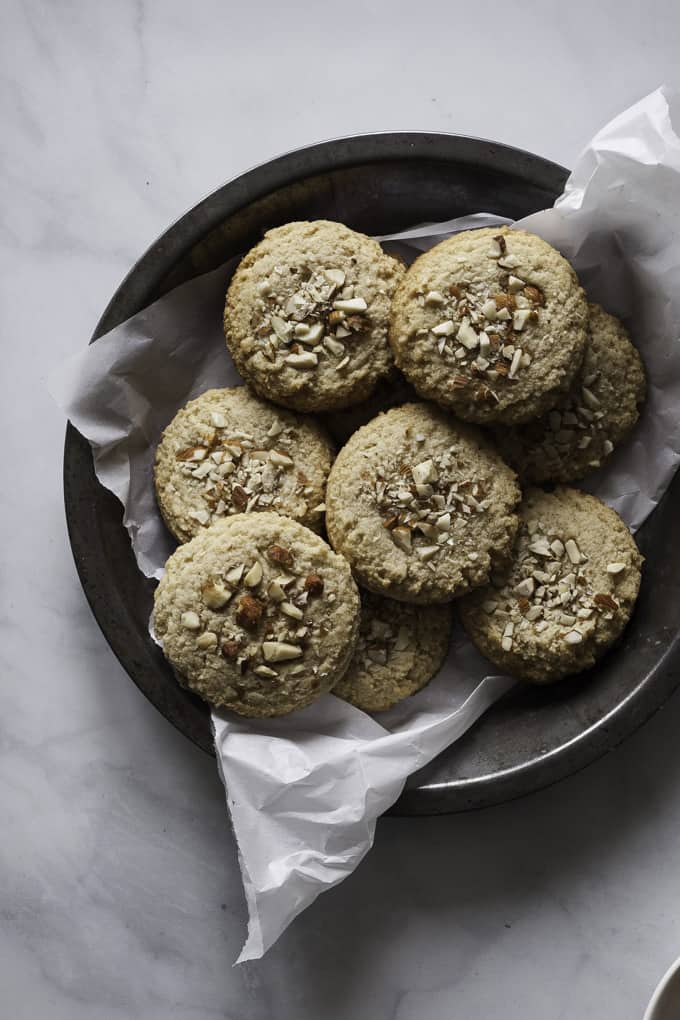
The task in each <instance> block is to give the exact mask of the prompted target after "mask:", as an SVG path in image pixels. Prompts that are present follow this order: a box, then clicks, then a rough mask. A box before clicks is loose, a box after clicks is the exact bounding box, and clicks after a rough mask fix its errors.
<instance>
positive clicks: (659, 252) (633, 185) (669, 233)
mask: <svg viewBox="0 0 680 1020" xmlns="http://www.w3.org/2000/svg"><path fill="white" fill-rule="evenodd" d="M679 124H680V103H679V102H678V100H677V98H675V97H673V96H671V95H670V94H669V93H668V92H667V91H666V90H665V89H659V90H657V91H656V92H653V93H652V94H651V95H649V96H647V97H646V98H645V99H643V100H641V101H640V102H639V103H637V104H636V105H635V106H633V107H631V108H630V109H629V110H627V111H625V112H624V113H622V114H621V115H620V116H618V117H616V118H615V119H614V120H613V121H611V123H610V124H608V125H607V126H606V127H604V128H603V129H602V130H601V131H600V132H599V133H598V134H597V135H596V136H595V137H594V138H593V140H592V141H591V142H590V143H589V144H588V146H587V147H586V148H585V149H584V151H583V152H582V154H581V155H580V157H579V158H578V160H577V162H576V166H575V168H574V171H573V172H572V174H571V176H570V178H569V180H568V182H567V185H566V188H565V191H564V194H563V195H562V196H561V197H560V198H559V199H558V200H557V202H556V203H555V206H554V208H553V209H549V210H544V211H543V212H539V213H536V214H535V215H533V216H530V217H528V218H527V219H526V220H524V221H522V222H521V224H519V225H521V226H523V227H526V228H527V229H529V230H531V231H534V232H535V233H537V234H540V235H541V236H542V237H544V238H545V239H546V240H548V241H550V242H551V243H552V244H554V245H555V246H556V247H558V248H559V249H560V250H561V251H562V252H563V253H564V254H565V255H566V256H567V258H568V259H569V260H570V261H571V262H572V263H573V265H574V266H575V268H576V270H577V271H578V273H579V276H580V278H581V281H582V283H583V284H584V286H585V287H586V290H587V291H588V296H589V298H590V299H592V300H596V301H600V302H601V303H602V304H603V305H604V306H605V308H606V309H607V310H608V311H611V312H614V313H615V314H617V315H620V316H622V317H623V318H625V319H626V321H627V324H628V326H629V328H630V329H631V332H632V335H633V338H634V340H635V341H636V343H637V345H638V347H639V349H640V351H641V353H642V356H643V359H644V362H645V367H646V369H647V374H648V384H649V390H648V399H647V404H646V407H645V411H644V414H643V418H642V420H641V422H640V423H639V425H638V426H637V428H636V430H635V432H634V435H633V437H632V439H631V440H630V441H629V442H628V443H627V444H626V445H625V447H624V448H622V449H620V450H618V451H617V452H616V453H615V454H614V455H613V456H612V457H611V458H610V459H609V461H608V462H607V465H606V466H605V467H604V468H603V469H602V470H600V471H599V472H598V473H597V474H596V475H594V476H592V477H591V478H590V479H589V480H588V483H587V484H586V485H584V487H587V488H589V489H590V491H592V492H595V493H596V494H597V495H598V496H600V498H602V499H604V500H606V501H607V502H608V503H610V504H611V505H612V506H614V507H616V509H617V510H618V511H619V512H620V513H621V514H622V516H623V517H624V519H625V520H626V521H627V523H628V524H629V525H630V526H631V527H632V528H633V529H635V528H636V527H639V525H640V524H641V523H642V522H643V521H644V520H645V518H646V517H647V516H648V514H649V513H650V512H651V511H652V510H653V508H654V506H655V505H656V504H657V503H658V501H659V499H660V498H661V496H662V495H663V492H664V491H665V489H666V487H667V486H668V484H669V482H670V479H671V478H672V476H673V473H674V472H675V470H676V467H677V465H678V461H679V459H680V414H678V411H677V408H678V407H680V229H679V228H680V140H679V138H678V133H677V129H678V125H679ZM499 222H507V221H504V220H500V219H499V218H498V217H490V216H487V215H486V214H477V215H471V216H469V217H465V218H463V219H462V220H457V221H451V222H448V223H442V224H436V225H425V226H416V227H414V228H413V229H411V230H409V231H406V232H403V233H401V234H398V235H391V236H390V237H389V238H387V237H386V238H381V240H383V241H384V242H385V243H386V246H388V245H391V244H396V245H398V246H399V250H400V251H401V252H402V253H407V254H409V256H410V257H411V258H413V257H414V256H415V255H416V254H417V253H418V252H419V251H422V250H425V249H426V248H429V247H431V246H432V245H433V244H435V243H436V242H437V241H439V240H441V239H442V238H443V237H446V236H449V234H451V233H453V232H455V231H457V230H461V229H469V228H471V227H475V226H484V225H487V224H494V223H499ZM232 271H233V263H232V264H227V265H225V266H222V267H220V268H219V269H217V270H215V271H214V272H212V273H208V274H206V275H204V276H201V277H199V278H197V279H195V280H192V281H191V282H189V283H186V284H184V285H183V286H181V287H178V288H177V289H176V290H174V291H173V292H171V293H170V294H168V295H167V296H165V297H164V298H162V299H161V300H160V301H157V302H156V303H155V304H153V305H152V306H150V307H149V308H147V309H145V310H144V311H142V312H141V313H140V314H139V315H136V316H134V317H133V318H132V319H130V320H128V321H127V322H125V323H123V324H122V325H121V326H119V327H118V328H117V329H114V330H113V331H112V332H111V333H109V334H107V335H106V336H105V337H102V338H101V340H99V341H98V342H97V343H95V344H93V345H91V346H89V347H87V348H86V349H85V350H84V351H82V352H81V353H79V354H77V355H76V356H75V357H74V358H72V359H70V360H69V361H68V362H66V363H65V364H64V365H62V366H60V367H59V368H58V369H57V370H56V371H55V372H54V373H53V374H52V376H51V380H50V389H51V392H52V394H53V395H54V397H55V399H56V400H57V402H58V403H59V404H60V406H61V407H62V408H63V410H64V412H65V414H66V415H67V416H68V417H69V418H70V420H71V421H72V422H73V424H74V425H75V426H76V428H78V429H79V431H80V432H81V433H82V434H83V435H84V436H86V437H87V439H88V440H89V441H90V443H91V445H92V450H93V455H94V460H95V469H96V472H97V476H98V478H99V480H100V481H101V482H102V484H103V485H105V486H106V487H107V488H108V489H110V490H111V491H113V492H114V493H115V494H116V495H117V496H118V497H119V499H120V500H121V502H122V503H123V505H124V507H125V518H124V520H125V526H126V528H127V529H128V531H129V533H130V538H131V541H132V546H133V549H134V553H135V556H136V557H137V562H138V564H139V567H140V569H141V570H142V571H143V572H144V573H145V574H147V575H148V576H153V577H159V576H160V575H161V573H162V570H163V564H164V562H165V560H166V558H167V556H168V555H169V554H170V552H171V551H172V549H173V547H174V542H173V540H172V539H171V537H170V536H169V535H168V533H167V532H166V531H165V529H164V527H163V524H162V521H161V519H160V515H159V513H158V510H157V508H156V504H155V499H154V493H153V482H152V464H153V456H154V450H155V446H156V443H157V441H158V438H159V436H160V432H161V430H162V428H163V427H164V426H165V425H166V424H167V423H168V422H169V421H170V419H171V418H172V417H173V415H174V414H175V412H176V411H177V409H178V408H179V407H180V406H182V405H183V404H184V403H186V401H187V400H189V399H191V398H192V397H194V396H196V395H197V394H199V393H201V392H202V391H203V390H205V389H208V388H210V387H212V386H225V385H230V384H232V385H233V384H234V383H236V382H240V379H239V377H238V375H237V374H236V372H235V369H234V367H233V365H232V364H231V361H230V359H229V357H228V355H227V354H226V351H225V346H224V340H223V336H222V327H221V315H222V305H223V299H224V293H225V290H226V286H227V282H228V279H229V276H230V274H231V272H232ZM512 684H513V681H512V680H511V679H510V678H508V677H494V676H487V675H486V665H485V662H484V660H482V659H481V657H480V656H479V655H478V654H477V652H476V651H475V650H474V648H473V647H472V646H471V645H470V643H469V642H468V641H467V640H466V639H465V637H464V635H463V634H462V633H461V632H460V631H456V632H455V634H454V639H453V642H452V647H451V652H450V654H449V657H448V659H447V661H446V663H445V665H444V667H443V668H442V670H441V672H440V673H439V675H438V676H437V677H436V678H435V679H434V680H433V681H432V683H431V684H430V685H429V687H427V688H426V689H425V690H424V691H421V692H420V693H419V694H417V695H416V696H415V697H413V698H410V699H409V700H408V701H407V702H405V703H403V704H402V705H398V706H396V707H395V708H393V709H391V710H390V711H389V712H385V713H381V714H380V715H379V716H378V717H377V718H376V719H372V718H370V717H369V716H367V715H365V714H364V713H362V712H360V711H358V710H357V709H355V708H353V707H352V706H350V705H348V704H346V703H345V702H343V701H341V700H339V699H337V698H335V697H333V696H332V695H326V696H325V697H323V698H321V699H320V700H319V701H318V702H317V703H316V704H314V705H311V706H310V707H309V708H307V709H305V710H303V711H301V712H297V713H293V714H292V715H290V716H287V717H284V718H281V719H273V720H269V721H260V720H252V721H251V720H245V719H240V718H238V717H236V716H235V715H232V714H228V713H213V716H212V725H213V730H214V734H215V747H216V752H217V761H218V767H219V770H220V775H221V776H222V779H223V781H224V785H225V789H226V795H227V803H228V806H229V810H230V814H231V819H232V822H233V826H234V832H235V834H236V839H237V842H238V848H239V860H240V865H241V872H242V875H243V883H244V888H245V893H246V899H247V903H248V912H249V926H248V938H247V941H246V944H245V946H244V948H243V950H242V952H241V955H240V956H239V960H238V962H241V961H243V960H250V959H255V958H258V957H260V956H262V955H263V953H265V952H266V951H267V949H268V948H269V947H270V946H271V945H272V944H273V943H274V942H275V941H276V939H277V938H278V937H279V935H280V934H281V933H282V932H283V931H284V930H285V928H286V927H287V926H288V925H289V924H290V922H291V921H292V920H293V918H294V917H295V916H296V915H297V914H298V913H300V911H302V910H304V908H305V907H306V906H308V905H309V904H310V903H311V902H313V900H314V899H315V898H316V897H317V896H318V895H319V893H320V892H322V891H324V890H325V889H327V888H329V887H330V886H332V885H335V884H337V883H338V882H340V881H342V879H343V878H344V877H345V876H346V875H348V874H349V873H350V872H351V871H352V870H353V869H354V868H355V867H356V865H357V864H358V863H359V861H360V860H361V859H362V857H363V856H364V854H366V853H367V851H368V850H369V849H370V847H371V845H372V842H373V836H374V831H375V822H376V819H377V817H378V816H379V815H380V814H381V813H382V812H384V811H385V810H386V809H387V808H388V807H389V806H390V805H391V804H393V803H394V801H395V800H396V799H397V798H398V796H399V794H400V792H401V790H402V788H403V785H404V782H405V780H406V778H407V777H408V776H409V775H410V774H411V773H412V772H414V771H415V770H416V769H418V768H420V767H422V766H423V765H425V764H426V763H427V762H428V761H430V760H431V759H432V758H433V757H435V755H437V754H438V753H439V752H440V751H441V750H442V749H443V748H445V747H446V746H447V745H449V744H451V743H452V742H453V741H455V740H456V739H457V738H458V737H459V736H460V735H461V734H462V733H463V732H464V731H465V730H466V729H467V728H469V726H471V725H472V724H473V723H474V722H475V720H476V719H477V718H478V717H479V716H480V715H481V713H482V712H484V711H485V710H486V708H487V707H488V706H489V705H490V704H492V703H493V702H494V701H495V700H496V699H497V698H499V697H500V696H501V695H502V694H504V693H505V692H506V691H508V690H509V689H510V687H511V686H512Z"/></svg>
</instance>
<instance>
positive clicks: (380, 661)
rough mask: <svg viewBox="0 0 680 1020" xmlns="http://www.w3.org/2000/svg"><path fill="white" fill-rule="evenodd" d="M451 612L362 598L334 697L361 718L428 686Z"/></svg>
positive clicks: (445, 638) (446, 643)
mask: <svg viewBox="0 0 680 1020" xmlns="http://www.w3.org/2000/svg"><path fill="white" fill-rule="evenodd" d="M451 621H452V615H451V607H450V606H449V605H443V606H413V605H408V604H407V603H405V602H395V601H393V600H392V599H385V598H382V597H381V596H380V595H372V594H371V593H370V592H367V591H362V592H361V625H360V627H359V638H358V640H357V645H356V650H355V652H354V655H353V657H352V661H351V662H350V664H349V666H348V667H347V672H346V673H345V675H344V676H343V677H342V679H341V680H340V681H339V683H337V684H336V685H335V687H334V688H333V693H334V694H337V695H338V697H340V698H344V699H345V701H349V702H350V703H351V704H352V705H356V707H357V708H361V709H363V711H364V712H383V711H385V710H386V709H388V708H391V707H392V705H396V704H397V702H399V701H403V699H404V698H408V697H409V695H411V694H415V693H416V691H419V690H421V688H423V687H424V686H425V684H427V683H428V682H429V681H430V680H431V679H432V677H433V676H434V675H435V673H436V672H437V671H438V670H439V668H440V666H441V664H442V662H443V661H444V658H445V657H446V652H447V650H448V646H449V640H450V637H451Z"/></svg>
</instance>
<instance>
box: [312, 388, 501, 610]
mask: <svg viewBox="0 0 680 1020" xmlns="http://www.w3.org/2000/svg"><path fill="white" fill-rule="evenodd" d="M519 499H520V491H519V487H518V486H517V482H516V478H515V475H514V473H513V472H512V471H511V470H510V468H508V467H507V466H506V465H505V464H504V463H503V461H502V460H501V458H500V457H499V456H498V454H497V453H496V452H495V451H494V450H493V449H492V448H491V446H490V445H489V444H488V443H487V442H486V440H485V439H484V438H483V437H482V436H481V434H480V433H479V432H478V430H476V429H474V428H472V427H471V426H467V425H462V424H461V423H459V422H455V421H453V420H452V419H451V418H450V417H449V416H447V415H446V414H444V412H442V411H440V410H439V409H438V408H436V407H433V406H432V405H431V404H404V406H403V407H396V408H393V409H392V410H391V411H387V412H386V413H385V414H381V415H378V417H377V418H374V419H373V421H371V422H369V423H368V425H364V427H363V428H360V429H359V430H358V431H357V432H355V433H354V435H353V436H352V437H351V438H350V439H349V441H348V442H347V444H346V445H345V446H344V447H343V448H342V450H341V451H340V453H339V454H338V457H337V459H336V461H335V464H334V465H333V468H332V469H331V473H330V475H329V478H328V485H327V488H326V528H327V531H328V536H329V539H330V542H331V545H332V546H333V548H334V549H335V550H336V551H337V552H339V553H342V555H343V556H345V557H346V558H347V559H348V560H349V562H350V563H351V565H352V570H353V571H354V574H355V576H356V577H357V579H358V580H359V582H360V584H362V585H363V586H364V587H366V588H368V589H369V590H371V591H374V592H376V593H378V594H382V595H387V596H389V597H390V598H394V599H399V600H401V601H404V602H420V603H430V602H446V601H448V600H450V599H452V598H455V597H457V596H458V595H462V594H463V593H464V592H466V591H469V590H470V589H471V588H474V587H476V586H478V585H480V584H484V583H485V582H486V580H487V579H488V577H489V573H490V571H491V569H492V568H493V567H494V565H496V564H498V563H499V562H500V561H501V560H502V558H503V557H504V556H506V555H507V554H508V553H509V551H510V549H511V547H512V542H513V539H514V537H515V532H516V529H517V516H516V514H515V506H516V504H517V503H518V502H519Z"/></svg>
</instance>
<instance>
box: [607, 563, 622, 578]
mask: <svg viewBox="0 0 680 1020" xmlns="http://www.w3.org/2000/svg"><path fill="white" fill-rule="evenodd" d="M625 569H626V564H625V563H608V564H607V573H609V574H615V575H616V574H621V573H623V571H624V570H625Z"/></svg>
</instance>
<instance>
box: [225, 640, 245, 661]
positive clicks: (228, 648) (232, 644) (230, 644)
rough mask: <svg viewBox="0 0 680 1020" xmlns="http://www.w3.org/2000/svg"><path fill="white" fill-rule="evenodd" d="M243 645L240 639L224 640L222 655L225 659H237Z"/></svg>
mask: <svg viewBox="0 0 680 1020" xmlns="http://www.w3.org/2000/svg"><path fill="white" fill-rule="evenodd" d="M240 647H241V645H240V642H238V641H223V642H222V645H221V651H222V655H223V656H224V657H225V659H235V658H236V656H237V655H238V652H239V648H240Z"/></svg>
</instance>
